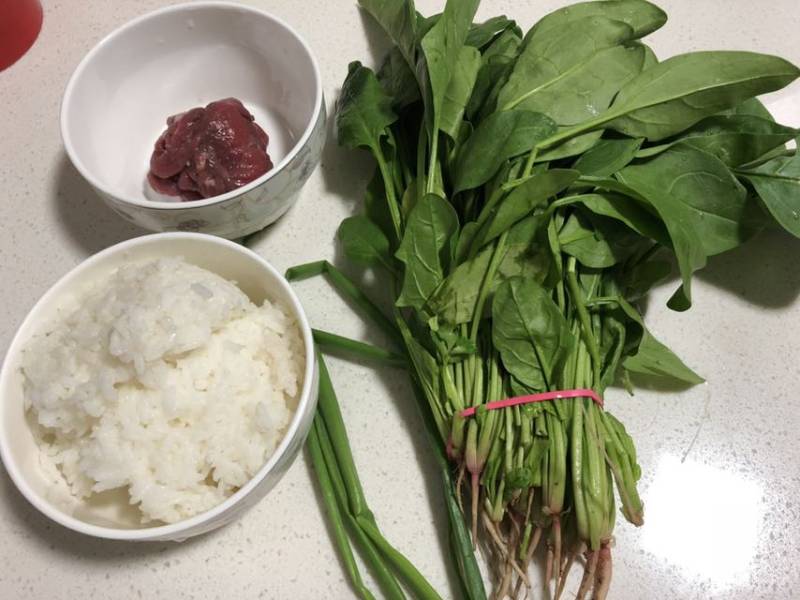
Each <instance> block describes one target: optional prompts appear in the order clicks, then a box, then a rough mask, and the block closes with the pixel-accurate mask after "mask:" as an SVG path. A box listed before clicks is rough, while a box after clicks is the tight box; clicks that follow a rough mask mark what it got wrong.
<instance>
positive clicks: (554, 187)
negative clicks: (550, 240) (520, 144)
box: [477, 169, 578, 245]
mask: <svg viewBox="0 0 800 600" xmlns="http://www.w3.org/2000/svg"><path fill="white" fill-rule="evenodd" d="M577 178H578V172H577V171H573V170H571V169H552V170H550V171H545V172H543V173H539V174H536V175H533V176H532V177H530V178H529V179H527V180H526V181H525V182H524V183H522V184H520V185H518V186H517V187H515V188H514V189H513V190H511V192H509V194H508V195H507V196H506V197H505V198H504V199H503V200H501V201H500V202H499V204H498V205H497V207H496V208H495V209H494V210H493V211H492V212H491V213H490V215H489V216H488V217H487V218H486V223H485V225H484V226H483V228H482V230H481V233H480V234H479V237H478V238H477V240H478V241H477V243H479V244H480V245H483V244H486V243H488V242H490V241H492V240H493V239H495V238H496V237H498V236H499V235H500V234H501V233H503V232H504V231H506V230H507V229H509V228H510V227H511V226H512V225H514V223H516V222H517V221H519V220H520V219H522V218H523V217H525V216H527V215H529V214H530V213H531V211H532V210H533V209H534V208H536V207H537V206H539V205H540V204H543V203H545V202H546V201H547V199H548V198H551V197H553V196H555V195H556V194H558V193H559V192H561V191H562V190H565V189H566V188H567V187H569V185H570V184H571V183H572V182H573V181H575V180H576V179H577Z"/></svg>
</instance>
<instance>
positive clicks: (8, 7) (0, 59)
mask: <svg viewBox="0 0 800 600" xmlns="http://www.w3.org/2000/svg"><path fill="white" fill-rule="evenodd" d="M41 28H42V5H41V4H40V3H39V0H0V71H2V70H3V69H5V68H7V67H10V66H11V65H13V64H14V63H15V62H17V60H19V59H20V58H21V57H22V55H23V54H25V53H26V52H27V51H28V49H29V48H30V47H31V46H32V45H33V42H35V41H36V38H37V37H38V36H39V30H40V29H41Z"/></svg>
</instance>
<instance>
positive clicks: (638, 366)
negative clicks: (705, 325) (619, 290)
mask: <svg viewBox="0 0 800 600" xmlns="http://www.w3.org/2000/svg"><path fill="white" fill-rule="evenodd" d="M619 305H620V308H622V310H623V311H624V312H625V315H626V316H627V317H628V318H629V319H630V320H631V321H633V322H634V323H635V324H636V325H637V326H638V327H639V328H640V329H641V341H640V342H639V345H638V347H637V348H636V352H635V353H634V354H632V355H630V356H628V357H626V358H625V359H624V360H623V361H622V366H623V367H624V368H625V369H627V370H628V371H631V372H633V373H642V374H644V375H654V376H657V377H667V378H671V379H677V380H678V381H683V382H685V383H689V384H692V385H695V384H698V383H703V381H705V380H704V379H703V378H702V377H700V376H699V375H698V374H697V373H695V372H694V371H692V370H691V369H690V368H689V367H687V366H686V365H685V364H684V363H683V361H681V359H680V358H678V357H677V356H675V354H674V353H673V352H672V350H670V349H669V348H667V347H666V346H665V345H664V344H662V343H661V342H659V341H658V340H657V339H656V338H655V337H653V335H652V334H651V333H650V332H649V331H648V330H647V327H645V324H644V320H643V319H642V317H641V316H640V315H639V313H638V312H637V310H636V309H635V308H634V307H633V306H631V305H630V304H629V303H628V302H626V301H625V300H624V299H622V298H619Z"/></svg>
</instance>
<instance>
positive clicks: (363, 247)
mask: <svg viewBox="0 0 800 600" xmlns="http://www.w3.org/2000/svg"><path fill="white" fill-rule="evenodd" d="M337 235H338V237H339V241H340V242H341V243H342V247H343V248H344V253H345V255H346V256H347V258H349V259H350V260H352V261H353V262H355V263H358V264H361V265H366V266H375V265H382V266H384V267H386V268H387V269H389V270H390V271H391V270H392V261H391V257H390V255H389V240H388V239H387V237H386V236H385V235H384V234H383V232H382V231H381V229H380V227H378V226H377V225H376V224H375V223H373V222H372V221H370V220H369V219H368V218H367V217H364V216H355V217H348V218H347V219H345V220H344V221H342V223H341V225H339V230H338V232H337Z"/></svg>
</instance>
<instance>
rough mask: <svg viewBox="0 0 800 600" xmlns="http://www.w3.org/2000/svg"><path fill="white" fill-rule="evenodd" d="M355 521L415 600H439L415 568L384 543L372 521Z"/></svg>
mask: <svg viewBox="0 0 800 600" xmlns="http://www.w3.org/2000/svg"><path fill="white" fill-rule="evenodd" d="M356 521H357V522H358V524H359V526H360V527H361V529H362V530H363V531H364V533H366V534H367V536H368V537H369V539H370V540H372V543H373V544H375V546H376V547H377V548H378V550H379V551H380V552H381V554H383V556H384V557H385V558H386V560H387V561H389V563H390V564H391V565H392V567H393V568H394V570H395V571H396V572H397V573H398V574H399V575H400V577H401V578H402V579H403V581H405V583H406V585H408V587H409V589H410V590H411V592H412V593H413V594H414V597H415V598H420V599H422V600H441V596H440V595H439V594H437V593H436V590H434V589H433V587H432V586H431V584H430V583H428V581H427V580H426V579H425V577H423V576H422V574H421V573H420V572H419V571H418V570H417V568H416V567H415V566H414V565H413V564H411V562H410V561H409V560H408V559H407V558H406V557H405V556H403V555H402V554H401V553H400V552H398V551H397V550H395V549H394V547H392V545H391V544H390V543H389V542H387V541H386V538H384V537H383V535H382V534H381V532H380V530H379V529H378V528H377V526H376V525H375V523H374V522H373V521H372V520H370V519H366V518H364V517H356Z"/></svg>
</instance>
